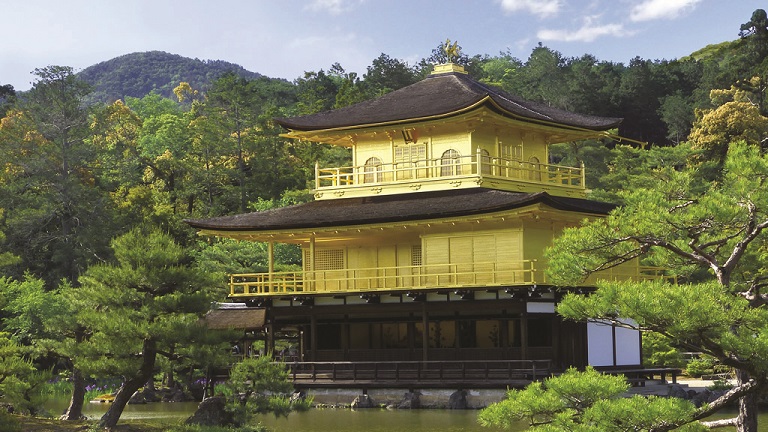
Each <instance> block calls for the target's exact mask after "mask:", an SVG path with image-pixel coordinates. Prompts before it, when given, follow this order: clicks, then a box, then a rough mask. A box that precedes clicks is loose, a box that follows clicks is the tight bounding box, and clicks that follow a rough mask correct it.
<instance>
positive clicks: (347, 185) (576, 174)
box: [315, 153, 586, 199]
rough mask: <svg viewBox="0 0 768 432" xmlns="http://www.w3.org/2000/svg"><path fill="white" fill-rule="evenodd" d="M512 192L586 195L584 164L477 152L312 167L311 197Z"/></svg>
mask: <svg viewBox="0 0 768 432" xmlns="http://www.w3.org/2000/svg"><path fill="white" fill-rule="evenodd" d="M481 185H482V186H486V187H493V188H496V189H502V190H509V191H515V192H540V191H542V190H546V191H547V192H549V193H551V194H553V195H559V196H572V197H580V198H582V197H584V196H585V194H586V184H585V177H584V167H583V166H582V167H580V168H573V167H565V166H559V165H550V164H545V163H534V162H527V161H522V160H516V159H503V158H494V157H490V156H485V155H482V154H480V153H478V154H476V155H470V156H457V157H454V158H450V159H445V158H437V159H425V160H420V161H415V162H402V163H387V164H375V165H357V166H348V167H340V168H320V167H319V166H317V165H316V166H315V197H316V198H317V199H333V198H341V197H345V198H346V197H359V196H373V195H379V194H382V195H388V194H396V193H404V192H409V191H434V190H444V189H452V188H467V187H477V186H481Z"/></svg>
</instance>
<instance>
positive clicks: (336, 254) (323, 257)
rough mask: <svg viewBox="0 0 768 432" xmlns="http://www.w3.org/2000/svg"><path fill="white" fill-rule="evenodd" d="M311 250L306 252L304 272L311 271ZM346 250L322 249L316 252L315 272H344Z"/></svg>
mask: <svg viewBox="0 0 768 432" xmlns="http://www.w3.org/2000/svg"><path fill="white" fill-rule="evenodd" d="M309 262H310V255H309V249H305V250H304V270H305V271H309V270H310V268H309ZM343 269H344V249H321V250H316V251H315V270H318V271H319V270H343Z"/></svg>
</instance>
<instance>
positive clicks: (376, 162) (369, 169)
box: [363, 157, 381, 183]
mask: <svg viewBox="0 0 768 432" xmlns="http://www.w3.org/2000/svg"><path fill="white" fill-rule="evenodd" d="M363 170H364V171H365V175H364V176H363V182H364V183H378V182H380V181H381V159H379V158H377V157H372V158H368V160H367V161H365V167H364V168H363Z"/></svg>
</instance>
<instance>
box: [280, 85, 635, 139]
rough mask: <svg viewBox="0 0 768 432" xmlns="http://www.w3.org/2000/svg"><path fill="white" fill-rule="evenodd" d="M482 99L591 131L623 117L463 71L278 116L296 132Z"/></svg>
mask: <svg viewBox="0 0 768 432" xmlns="http://www.w3.org/2000/svg"><path fill="white" fill-rule="evenodd" d="M483 100H488V102H486V103H488V104H490V105H493V108H495V109H496V110H497V111H499V112H500V114H502V115H506V116H509V117H512V118H517V119H525V120H529V121H534V122H542V123H547V124H557V125H563V126H568V127H573V128H579V129H587V130H595V131H604V130H608V129H612V128H615V127H617V126H618V125H619V123H620V122H621V119H620V118H612V117H597V116H589V115H584V114H577V113H572V112H569V111H564V110H560V109H556V108H552V107H550V106H547V105H545V104H541V103H537V102H531V101H526V100H523V99H521V98H519V97H517V96H513V95H511V94H509V93H506V92H504V91H502V90H500V89H498V88H495V87H492V86H488V85H485V84H482V83H480V82H478V81H475V80H474V79H472V78H470V77H469V76H468V75H465V74H461V73H447V74H440V75H433V76H430V77H428V78H426V79H424V80H422V81H419V82H418V83H416V84H413V85H410V86H408V87H404V88H402V89H399V90H396V91H393V92H391V93H387V94H386V95H384V96H381V97H379V98H376V99H373V100H369V101H365V102H361V103H358V104H355V105H351V106H348V107H344V108H340V109H336V110H332V111H325V112H321V113H317V114H311V115H307V116H302V117H292V118H281V119H276V121H277V122H278V123H279V124H280V125H282V126H283V127H285V128H286V129H291V130H296V131H318V130H326V129H338V128H351V127H362V126H367V125H381V124H389V123H400V122H407V121H408V120H414V119H424V118H430V117H439V116H445V115H450V114H452V113H457V112H461V111H462V110H465V109H467V108H469V107H472V106H474V105H476V104H478V103H480V102H482V101H483ZM490 101H492V103H491V102H490Z"/></svg>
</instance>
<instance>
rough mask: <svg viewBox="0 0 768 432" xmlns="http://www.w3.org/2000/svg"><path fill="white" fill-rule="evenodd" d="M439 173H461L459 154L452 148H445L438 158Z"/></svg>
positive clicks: (446, 174)
mask: <svg viewBox="0 0 768 432" xmlns="http://www.w3.org/2000/svg"><path fill="white" fill-rule="evenodd" d="M440 165H441V167H440V175H441V176H452V175H460V174H461V156H460V155H459V152H457V151H456V150H454V149H450V150H446V151H445V152H443V156H442V157H441V158H440Z"/></svg>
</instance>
